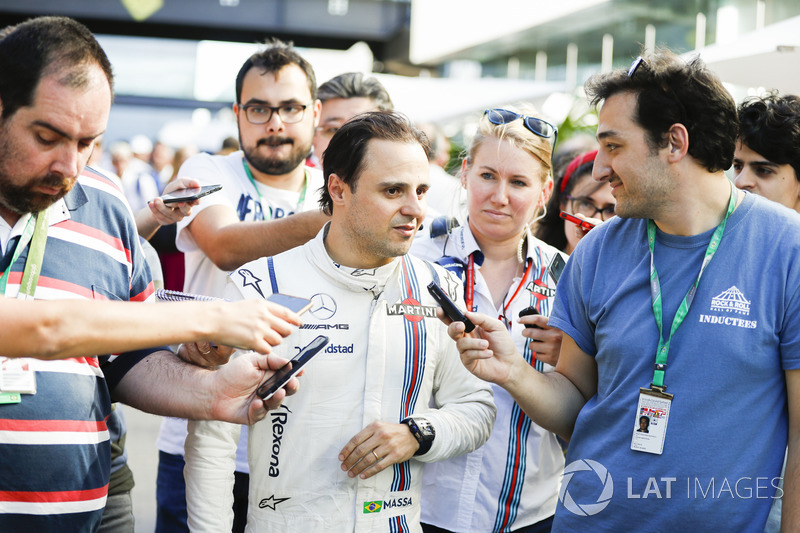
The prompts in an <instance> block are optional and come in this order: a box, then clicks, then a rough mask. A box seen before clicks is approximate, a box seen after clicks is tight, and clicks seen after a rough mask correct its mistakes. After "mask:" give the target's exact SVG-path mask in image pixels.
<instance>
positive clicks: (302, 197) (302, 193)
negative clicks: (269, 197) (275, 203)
mask: <svg viewBox="0 0 800 533" xmlns="http://www.w3.org/2000/svg"><path fill="white" fill-rule="evenodd" d="M242 165H243V166H244V172H245V174H247V177H248V178H249V179H250V183H252V184H253V188H254V189H255V190H256V194H257V195H258V203H259V204H261V209H262V212H263V209H264V198H262V197H261V191H259V190H258V185H256V180H255V178H254V177H253V173H252V172H251V171H250V167H248V166H247V160H245V158H244V156H242ZM308 181H309V180H308V169H304V172H303V189H302V190H301V191H300V198H299V199H298V200H297V206H295V208H294V212H295V213H297V212H298V211H299V210H300V206H302V205H303V202H304V201H305V199H306V189H307V188H308ZM267 207H268V208H269V218H268V219H267V220H269V219H271V218H272V207H271V206H270V205H267Z"/></svg>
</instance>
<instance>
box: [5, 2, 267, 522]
mask: <svg viewBox="0 0 800 533" xmlns="http://www.w3.org/2000/svg"><path fill="white" fill-rule="evenodd" d="M0 72H2V73H3V75H2V77H0V78H2V79H0V294H2V295H4V296H7V297H21V298H22V299H31V298H33V297H34V296H35V298H36V299H39V300H66V299H84V300H87V299H92V300H123V301H145V300H148V299H151V298H152V293H153V286H152V281H151V278H150V272H149V270H148V269H147V267H146V265H145V263H144V258H143V254H142V251H141V249H140V247H139V244H138V236H137V231H136V226H135V224H134V222H133V219H132V217H131V213H130V209H129V207H128V206H127V204H126V203H125V200H124V198H123V195H122V192H121V191H120V189H119V187H118V185H116V184H115V183H114V182H113V181H111V180H110V179H108V178H106V177H105V176H103V175H102V174H100V173H97V172H95V171H93V170H91V169H89V168H85V165H86V161H87V159H88V157H89V154H90V152H91V150H92V146H93V144H94V140H95V139H96V138H97V137H98V136H99V135H101V134H102V133H103V132H104V131H105V128H106V123H107V121H108V114H109V110H110V107H111V99H112V74H111V66H110V64H109V61H108V58H107V57H106V55H105V53H104V52H103V50H102V49H101V48H100V46H99V44H98V43H97V41H96V40H95V39H94V37H93V36H92V35H91V33H90V32H89V31H88V30H87V29H86V28H85V27H83V26H82V25H80V24H78V23H77V22H75V21H73V20H70V19H67V18H55V17H43V18H39V19H33V20H30V21H27V22H25V23H22V24H20V25H18V26H17V27H15V28H13V29H11V30H9V31H7V32H5V35H4V37H3V38H2V40H0ZM97 327H98V329H102V328H103V325H102V324H97ZM275 362H276V361H274V360H270V361H268V360H267V359H266V358H263V357H257V356H255V355H252V356H250V357H248V359H247V360H245V361H244V362H243V363H241V364H240V363H238V359H237V361H235V362H234V363H233V364H232V365H226V368H225V369H224V371H221V372H213V371H209V370H205V369H202V368H200V367H195V366H192V365H189V364H187V363H185V362H183V361H181V360H180V359H179V358H177V357H175V356H174V354H172V353H171V352H169V351H167V350H165V349H161V348H156V349H149V350H141V351H137V352H128V353H124V354H114V355H108V356H103V357H88V356H86V357H72V358H67V359H60V360H54V361H43V360H40V359H33V358H6V357H0V455H1V456H2V457H3V460H2V461H0V531H35V530H40V531H93V530H95V529H96V528H97V527H98V525H99V523H100V519H101V514H102V510H103V506H104V505H105V502H106V494H107V490H108V479H109V468H110V446H109V436H108V427H107V419H108V417H109V414H110V411H111V401H112V400H120V401H124V402H125V403H128V404H130V405H132V406H134V407H137V408H139V409H143V410H145V411H149V412H153V413H156V414H168V415H172V416H184V417H191V418H200V419H204V418H219V419H225V420H229V421H232V422H237V423H252V422H255V421H256V420H259V419H260V418H263V417H264V416H265V414H266V411H265V407H266V406H265V405H264V403H263V402H261V400H250V398H251V397H252V392H253V390H254V389H255V388H256V387H257V386H258V384H259V383H260V382H261V381H263V379H264V375H265V372H264V370H265V369H266V368H267V367H268V366H269V365H270V364H272V365H273V366H274V363H275ZM228 367H230V370H229V369H228ZM277 403H279V402H277ZM270 405H272V404H270Z"/></svg>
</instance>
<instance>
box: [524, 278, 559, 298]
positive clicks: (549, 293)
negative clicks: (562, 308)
mask: <svg viewBox="0 0 800 533" xmlns="http://www.w3.org/2000/svg"><path fill="white" fill-rule="evenodd" d="M525 288H526V289H528V290H529V291H530V292H532V293H533V294H534V296H536V297H537V298H539V299H540V300H544V299H545V298H552V297H553V296H555V295H556V290H555V289H551V288H550V287H548V286H547V285H545V284H544V282H543V281H542V280H540V279H535V280H533V281H531V282H530V283H528V286H527V287H525Z"/></svg>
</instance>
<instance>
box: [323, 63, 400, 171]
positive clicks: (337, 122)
mask: <svg viewBox="0 0 800 533" xmlns="http://www.w3.org/2000/svg"><path fill="white" fill-rule="evenodd" d="M317 98H318V99H319V101H320V102H321V103H322V109H321V111H320V115H319V124H318V125H317V127H316V129H315V131H314V154H313V158H315V159H316V162H315V164H318V165H319V166H321V165H322V157H323V154H324V152H325V149H326V148H328V143H329V142H330V141H331V137H333V134H334V133H336V132H337V131H338V130H339V128H341V127H342V124H344V123H345V122H347V121H348V120H350V119H351V118H353V117H354V116H356V115H358V114H359V113H366V112H368V111H391V110H393V109H394V104H392V99H391V98H390V97H389V93H388V92H386V89H385V88H384V86H383V85H382V84H381V82H379V81H378V80H377V79H376V78H374V77H371V76H364V74H362V73H361V72H347V73H345V74H339V75H338V76H335V77H333V78H331V79H329V80H328V81H326V82H325V83H323V84H322V85H320V86H319V89H318V90H317Z"/></svg>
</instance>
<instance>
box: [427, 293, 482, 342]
mask: <svg viewBox="0 0 800 533" xmlns="http://www.w3.org/2000/svg"><path fill="white" fill-rule="evenodd" d="M428 292H429V293H431V296H433V298H434V300H436V301H437V302H438V303H439V305H441V306H442V309H443V310H444V314H446V315H447V316H448V317H449V318H450V320H452V321H453V322H463V323H464V326H466V327H465V328H464V331H465V332H467V333H469V332H470V331H472V330H473V329H475V324H473V323H472V322H470V320H469V318H467V317H465V316H464V313H462V312H461V311H459V310H458V307H456V304H454V303H453V300H451V299H450V297H449V296H447V294H445V292H444V291H443V290H442V288H441V287H439V286H438V285H437V284H436V282H434V281H431V282H430V284H429V285H428Z"/></svg>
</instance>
